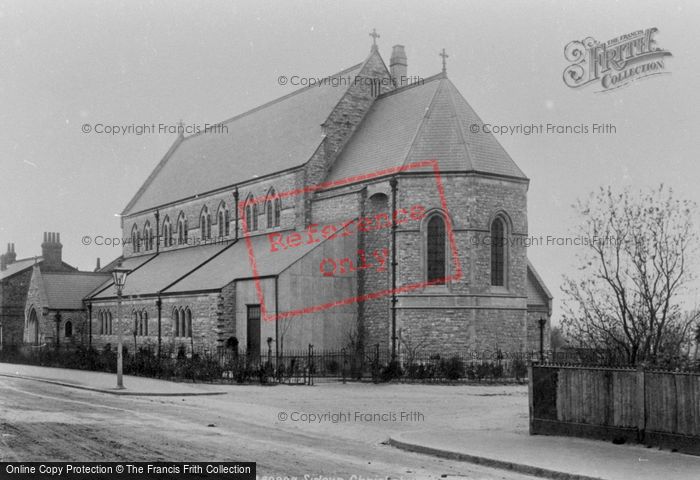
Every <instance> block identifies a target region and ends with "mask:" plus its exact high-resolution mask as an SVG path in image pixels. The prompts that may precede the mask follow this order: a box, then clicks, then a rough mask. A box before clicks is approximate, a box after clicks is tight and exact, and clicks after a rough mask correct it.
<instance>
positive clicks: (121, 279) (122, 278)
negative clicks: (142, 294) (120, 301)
mask: <svg viewBox="0 0 700 480" xmlns="http://www.w3.org/2000/svg"><path fill="white" fill-rule="evenodd" d="M128 274H129V269H127V268H122V267H117V268H115V269H114V270H113V271H112V278H113V279H114V285H116V287H117V288H119V289H122V288H124V285H125V284H126V276H127V275H128Z"/></svg>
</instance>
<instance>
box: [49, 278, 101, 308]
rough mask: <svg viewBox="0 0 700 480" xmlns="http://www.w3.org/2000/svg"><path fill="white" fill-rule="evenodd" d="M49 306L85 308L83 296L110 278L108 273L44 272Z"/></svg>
mask: <svg viewBox="0 0 700 480" xmlns="http://www.w3.org/2000/svg"><path fill="white" fill-rule="evenodd" d="M41 276H42V279H43V281H44V288H45V290H46V297H47V300H48V307H49V308H52V309H66V310H78V309H82V308H83V298H85V296H86V295H87V294H88V293H90V292H91V291H92V290H94V289H95V287H97V286H98V285H101V284H103V283H104V282H105V280H107V279H109V277H110V274H108V273H94V272H42V274H41Z"/></svg>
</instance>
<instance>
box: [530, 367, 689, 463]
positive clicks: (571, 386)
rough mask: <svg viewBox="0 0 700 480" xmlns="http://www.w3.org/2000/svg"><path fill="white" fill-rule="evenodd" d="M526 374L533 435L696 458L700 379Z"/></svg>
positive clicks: (600, 371) (624, 371) (605, 371)
mask: <svg viewBox="0 0 700 480" xmlns="http://www.w3.org/2000/svg"><path fill="white" fill-rule="evenodd" d="M530 368H531V369H532V371H531V378H532V381H533V385H532V389H531V403H532V408H531V412H532V413H531V418H530V431H531V433H533V434H556V435H574V436H584V437H595V438H603V439H615V438H617V439H619V438H623V439H626V440H637V441H643V442H644V443H647V444H655V445H660V446H666V447H668V448H677V449H678V450H680V451H683V452H686V453H693V454H699V455H700V373H691V372H678V371H658V370H654V371H644V370H643V369H641V368H640V369H636V370H633V369H631V368H617V367H613V368H604V367H600V366H592V367H586V366H570V365H566V366H565V365H547V364H544V365H534V366H532V367H530ZM553 408H554V411H553Z"/></svg>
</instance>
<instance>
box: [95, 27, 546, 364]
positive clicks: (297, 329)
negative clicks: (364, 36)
mask: <svg viewBox="0 0 700 480" xmlns="http://www.w3.org/2000/svg"><path fill="white" fill-rule="evenodd" d="M375 41H376V38H375ZM443 54H444V52H443ZM409 80H413V81H412V82H410V83H409ZM472 123H477V124H480V123H481V120H480V118H479V117H478V115H477V114H476V113H475V112H474V110H473V109H472V108H471V106H470V105H469V103H467V101H466V100H465V99H464V97H463V96H462V95H461V94H460V92H459V91H458V90H457V89H456V88H455V86H454V85H453V84H452V82H451V81H450V79H449V78H448V76H447V72H446V68H445V56H444V55H443V69H442V71H441V72H440V73H438V74H436V75H434V76H431V77H429V78H416V77H409V75H408V67H407V57H406V54H405V50H404V47H403V46H400V45H397V46H395V47H393V51H392V55H391V58H390V62H389V67H388V68H387V66H386V63H385V62H384V60H383V58H382V56H381V55H380V53H379V50H378V48H377V46H376V44H375V45H373V46H372V48H371V51H370V53H369V55H368V57H367V58H366V59H365V60H364V61H363V62H361V63H359V64H357V65H354V66H351V67H350V68H348V69H346V70H343V71H341V72H338V73H336V74H335V75H331V76H330V77H328V78H327V79H326V81H324V82H322V83H321V84H318V85H313V86H309V87H306V88H301V89H299V90H296V91H294V92H292V93H290V94H288V95H285V96H283V97H281V98H278V99H276V100H273V101H271V102H269V103H266V104H264V105H261V106H259V107H257V108H254V109H253V110H250V111H248V112H246V113H242V114H240V115H237V116H235V117H233V118H231V119H228V120H225V121H223V122H221V124H220V127H221V128H218V129H217V130H216V131H202V132H200V133H197V134H193V135H184V134H182V133H181V134H180V135H179V136H178V138H177V139H176V140H175V142H174V144H173V145H172V146H171V147H170V149H169V150H168V151H167V152H166V153H165V155H164V156H163V158H162V159H161V160H160V162H159V163H158V164H157V166H156V167H155V169H154V170H153V172H152V173H151V174H150V176H149V177H148V178H147V179H146V180H145V182H144V183H143V185H142V186H141V187H140V188H139V189H138V191H137V192H136V194H135V195H134V197H133V198H132V199H131V201H129V203H128V205H127V206H126V208H125V209H124V211H123V214H122V217H121V222H122V225H121V226H122V231H123V235H124V237H125V238H129V239H130V241H129V242H127V245H125V247H124V250H123V255H122V257H121V258H120V259H118V260H119V261H120V262H121V264H122V267H124V268H128V269H129V270H130V273H129V275H128V277H127V281H126V286H125V289H124V292H123V300H122V307H121V308H122V310H121V311H122V321H123V325H124V327H123V330H122V331H123V332H124V334H125V335H126V338H130V337H131V336H132V335H133V336H134V338H135V340H136V341H137V342H138V343H141V344H146V343H150V344H153V345H155V344H158V345H161V344H163V345H166V344H169V345H175V346H178V345H185V347H186V348H188V349H189V348H192V347H194V348H202V349H215V348H238V350H239V351H241V352H248V353H252V354H256V353H266V352H268V351H273V352H280V353H283V352H289V351H293V350H300V349H304V348H306V347H307V345H309V344H313V345H314V348H315V349H317V350H319V349H340V348H343V347H349V346H355V347H357V346H359V347H365V348H376V345H379V348H381V349H384V350H386V351H389V350H390V351H392V352H394V353H400V352H401V351H402V349H406V348H416V347H420V348H421V349H423V350H424V351H426V352H457V351H460V352H464V351H467V350H468V349H470V350H472V351H479V350H481V351H484V350H489V351H494V350H496V349H501V350H503V351H523V350H526V349H532V348H537V346H538V342H539V327H538V320H539V319H541V318H544V319H546V320H547V331H548V328H549V316H550V314H551V301H552V297H551V295H550V294H549V292H548V290H547V288H546V287H545V285H544V284H543V283H542V281H541V279H540V277H539V276H538V275H537V273H536V272H535V269H534V267H533V266H532V265H531V264H530V262H529V261H528V258H527V252H526V247H525V242H524V241H523V239H524V238H525V237H526V236H527V234H528V222H527V192H528V186H529V180H528V178H527V177H526V176H525V174H524V173H523V172H522V171H521V170H520V168H518V166H517V165H516V164H515V162H514V161H513V160H512V159H511V157H510V156H509V155H508V153H507V152H506V151H505V150H504V149H503V148H502V147H501V145H500V144H499V143H498V142H497V141H496V139H495V138H494V137H493V136H492V135H490V134H484V133H478V134H475V133H472V132H470V130H469V125H470V124H472ZM115 264H116V261H115V262H113V263H112V264H111V265H109V266H107V267H106V268H104V269H103V271H109V269H110V268H112V267H113V266H114V265H115ZM116 300H117V299H116V292H115V288H114V286H113V284H112V283H111V281H107V282H105V283H104V284H102V285H100V286H99V287H97V288H96V289H95V290H94V291H92V292H91V293H90V294H89V295H88V296H86V297H85V298H84V302H85V305H86V309H87V312H88V315H89V319H90V320H89V321H90V328H89V331H90V333H89V335H90V338H91V342H92V344H93V345H96V346H99V345H100V344H104V343H112V344H114V343H115V342H116V329H117V327H118V325H119V322H117V318H116V315H117V312H116V309H117V307H116ZM545 337H546V338H548V334H547V335H546V336H545Z"/></svg>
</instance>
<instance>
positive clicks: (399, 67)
mask: <svg viewBox="0 0 700 480" xmlns="http://www.w3.org/2000/svg"><path fill="white" fill-rule="evenodd" d="M389 71H390V72H391V78H392V80H393V81H394V85H396V88H400V87H403V86H404V85H408V61H407V60H406V51H405V50H404V48H403V45H394V49H393V50H392V51H391V59H390V60H389Z"/></svg>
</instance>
